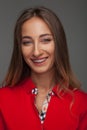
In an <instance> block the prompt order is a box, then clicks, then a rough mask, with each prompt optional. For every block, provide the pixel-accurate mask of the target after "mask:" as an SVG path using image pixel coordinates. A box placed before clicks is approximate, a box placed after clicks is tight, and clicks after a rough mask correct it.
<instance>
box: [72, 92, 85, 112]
mask: <svg viewBox="0 0 87 130" xmlns="http://www.w3.org/2000/svg"><path fill="white" fill-rule="evenodd" d="M74 108H75V109H77V110H78V112H80V113H85V112H86V113H87V93H86V92H84V91H83V90H75V91H74Z"/></svg>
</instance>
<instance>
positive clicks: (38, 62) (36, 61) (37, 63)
mask: <svg viewBox="0 0 87 130" xmlns="http://www.w3.org/2000/svg"><path fill="white" fill-rule="evenodd" d="M47 59H48V57H43V58H37V59H31V60H32V62H33V63H34V64H35V65H39V66H40V65H43V64H44V63H45V62H46V60H47Z"/></svg>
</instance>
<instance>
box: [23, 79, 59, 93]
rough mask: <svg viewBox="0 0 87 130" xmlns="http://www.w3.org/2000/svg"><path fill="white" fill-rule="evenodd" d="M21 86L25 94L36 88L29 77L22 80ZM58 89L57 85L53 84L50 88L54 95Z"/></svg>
mask: <svg viewBox="0 0 87 130" xmlns="http://www.w3.org/2000/svg"><path fill="white" fill-rule="evenodd" d="M22 86H23V88H24V90H25V91H26V93H27V94H31V93H32V90H33V89H35V88H37V87H36V86H35V84H34V83H33V81H32V79H31V78H27V79H25V80H24V81H23V82H22ZM58 89H59V85H55V86H54V87H53V89H52V91H53V92H54V93H55V95H58Z"/></svg>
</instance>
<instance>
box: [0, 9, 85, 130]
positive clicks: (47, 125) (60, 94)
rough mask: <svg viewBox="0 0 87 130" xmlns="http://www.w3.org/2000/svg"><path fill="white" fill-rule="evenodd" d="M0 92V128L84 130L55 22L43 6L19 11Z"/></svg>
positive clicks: (78, 94)
mask: <svg viewBox="0 0 87 130" xmlns="http://www.w3.org/2000/svg"><path fill="white" fill-rule="evenodd" d="M3 84H4V85H5V87H3V88H1V90H0V130H87V103H86V101H87V94H85V93H84V92H82V91H81V90H80V83H79V81H78V80H77V79H76V77H75V76H74V74H73V72H72V70H71V66H70V62H69V56H68V49H67V42H66V36H65V33H64V29H63V27H62V24H61V22H60V20H59V18H58V17H57V16H56V14H55V13H53V12H52V11H51V10H50V9H47V8H45V7H35V8H29V9H26V10H24V11H23V12H22V14H21V15H20V17H19V18H18V20H17V22H16V26H15V30H14V49H13V55H12V59H11V63H10V67H9V70H8V73H7V75H6V78H5V80H4V81H3Z"/></svg>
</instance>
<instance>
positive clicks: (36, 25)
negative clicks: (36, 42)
mask: <svg viewBox="0 0 87 130" xmlns="http://www.w3.org/2000/svg"><path fill="white" fill-rule="evenodd" d="M45 33H46V34H51V30H50V29H49V26H48V25H47V23H46V22H45V21H44V20H43V19H41V18H39V17H36V16H34V17H32V18H31V19H29V20H27V21H26V22H24V23H23V25H22V36H24V35H31V36H38V35H41V34H45Z"/></svg>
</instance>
